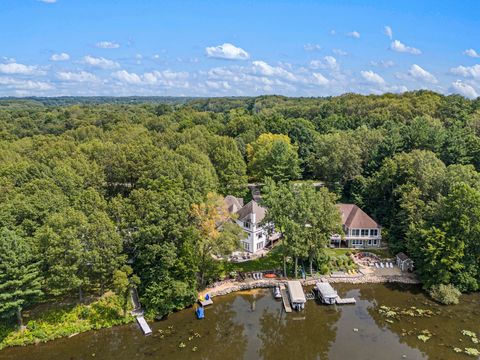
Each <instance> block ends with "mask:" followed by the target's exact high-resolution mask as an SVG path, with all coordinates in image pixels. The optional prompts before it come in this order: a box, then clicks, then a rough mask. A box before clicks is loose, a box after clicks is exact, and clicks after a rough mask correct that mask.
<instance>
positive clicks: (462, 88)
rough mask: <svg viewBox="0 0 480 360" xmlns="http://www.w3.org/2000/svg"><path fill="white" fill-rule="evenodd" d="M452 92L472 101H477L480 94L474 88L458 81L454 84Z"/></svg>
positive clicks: (451, 88)
mask: <svg viewBox="0 0 480 360" xmlns="http://www.w3.org/2000/svg"><path fill="white" fill-rule="evenodd" d="M450 91H451V92H453V93H457V94H460V95H463V96H465V97H467V98H470V99H475V98H477V97H478V96H479V95H478V92H477V91H476V90H475V89H474V88H473V86H471V85H468V84H466V83H464V82H462V81H461V80H457V81H455V82H453V83H452V85H451V87H450Z"/></svg>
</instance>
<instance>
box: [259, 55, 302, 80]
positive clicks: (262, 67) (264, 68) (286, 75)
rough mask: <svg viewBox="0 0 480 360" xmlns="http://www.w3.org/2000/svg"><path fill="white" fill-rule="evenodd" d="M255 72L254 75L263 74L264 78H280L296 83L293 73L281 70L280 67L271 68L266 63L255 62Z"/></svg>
mask: <svg viewBox="0 0 480 360" xmlns="http://www.w3.org/2000/svg"><path fill="white" fill-rule="evenodd" d="M252 65H253V71H254V73H257V74H261V75H264V76H278V77H280V78H283V79H286V80H290V81H295V80H296V78H295V75H293V74H292V73H291V72H289V71H287V70H285V69H283V68H281V67H280V66H271V65H269V64H267V63H266V62H265V61H260V60H258V61H253V62H252Z"/></svg>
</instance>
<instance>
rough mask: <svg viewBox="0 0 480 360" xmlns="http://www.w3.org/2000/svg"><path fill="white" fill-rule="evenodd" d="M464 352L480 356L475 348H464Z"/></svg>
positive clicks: (479, 352)
mask: <svg viewBox="0 0 480 360" xmlns="http://www.w3.org/2000/svg"><path fill="white" fill-rule="evenodd" d="M465 354H467V355H470V356H480V351H478V350H477V349H475V348H465Z"/></svg>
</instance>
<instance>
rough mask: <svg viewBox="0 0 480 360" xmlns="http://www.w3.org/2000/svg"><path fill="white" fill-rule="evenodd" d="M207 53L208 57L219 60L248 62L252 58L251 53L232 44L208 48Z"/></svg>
mask: <svg viewBox="0 0 480 360" xmlns="http://www.w3.org/2000/svg"><path fill="white" fill-rule="evenodd" d="M205 53H206V55H207V56H208V57H211V58H218V59H227V60H247V59H249V58H250V54H249V53H247V52H246V51H245V50H243V49H242V48H239V47H236V46H235V45H233V44H230V43H225V44H223V45H218V46H210V47H207V48H206V49H205Z"/></svg>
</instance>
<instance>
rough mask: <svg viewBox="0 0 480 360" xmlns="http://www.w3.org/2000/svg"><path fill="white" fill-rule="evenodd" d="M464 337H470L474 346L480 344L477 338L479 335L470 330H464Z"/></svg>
mask: <svg viewBox="0 0 480 360" xmlns="http://www.w3.org/2000/svg"><path fill="white" fill-rule="evenodd" d="M462 335H464V336H468V337H469V338H470V340H472V342H473V343H474V344H478V343H479V340H478V338H477V334H475V333H474V332H473V331H470V330H462Z"/></svg>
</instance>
